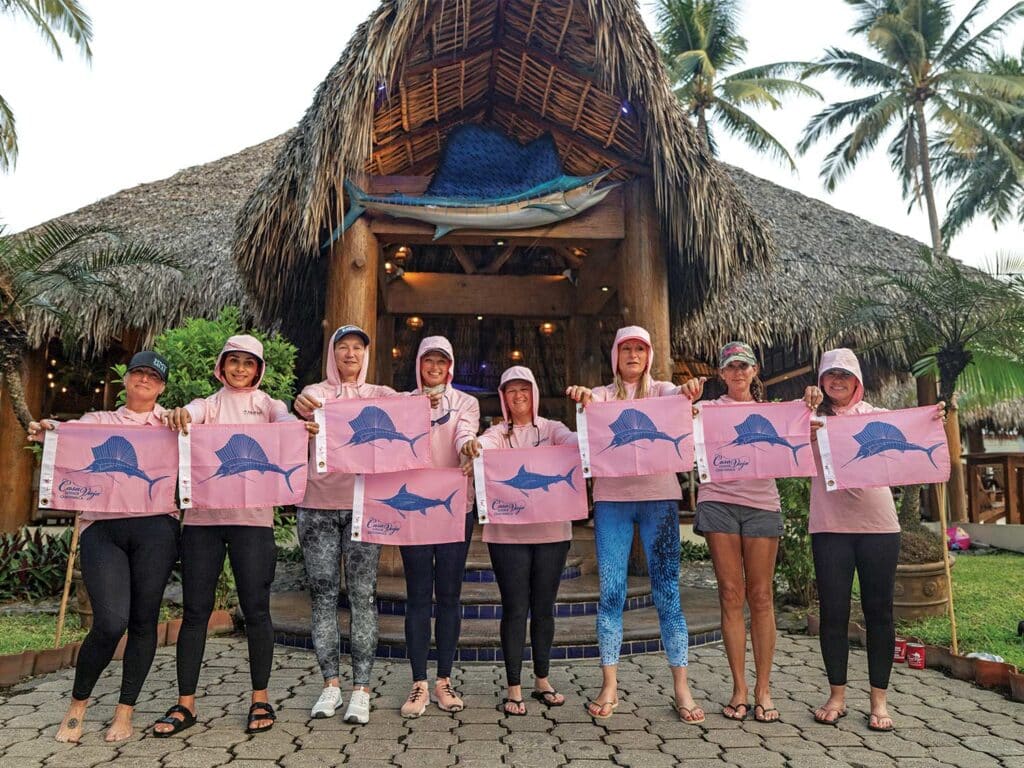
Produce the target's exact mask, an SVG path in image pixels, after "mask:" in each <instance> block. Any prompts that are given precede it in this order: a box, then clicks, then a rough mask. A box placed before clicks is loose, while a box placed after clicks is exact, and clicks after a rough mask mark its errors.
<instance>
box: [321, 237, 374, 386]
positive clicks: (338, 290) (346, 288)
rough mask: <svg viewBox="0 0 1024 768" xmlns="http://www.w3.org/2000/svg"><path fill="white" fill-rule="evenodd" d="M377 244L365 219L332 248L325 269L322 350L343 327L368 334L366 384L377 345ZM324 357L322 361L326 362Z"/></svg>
mask: <svg viewBox="0 0 1024 768" xmlns="http://www.w3.org/2000/svg"><path fill="white" fill-rule="evenodd" d="M379 261H380V244H379V243H378V242H377V238H376V236H374V235H373V233H371V232H370V225H369V223H367V222H366V221H365V219H356V221H355V223H353V224H352V227H351V228H350V229H349V230H348V232H346V233H345V234H344V236H343V237H342V238H340V239H339V240H337V241H336V242H335V243H334V244H333V245H332V246H331V255H330V261H329V263H328V267H327V299H326V304H325V307H324V322H323V325H324V351H325V352H326V351H327V344H329V343H330V341H331V336H330V335H331V334H332V333H333V332H334V330H335V329H336V328H338V327H340V326H342V325H350V324H351V325H358V326H359V327H360V328H362V329H363V330H364V331H366V332H367V333H368V334H369V335H370V346H371V349H370V362H369V369H368V371H367V378H366V380H367V381H371V382H372V381H374V374H375V368H376V366H375V365H374V352H375V350H376V346H375V345H376V342H377V338H376V336H377V279H378V266H377V265H378V262H379ZM326 359H327V358H326V354H325V355H324V360H326Z"/></svg>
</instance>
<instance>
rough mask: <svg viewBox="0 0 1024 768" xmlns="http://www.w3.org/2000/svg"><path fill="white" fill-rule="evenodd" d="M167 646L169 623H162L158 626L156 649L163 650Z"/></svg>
mask: <svg viewBox="0 0 1024 768" xmlns="http://www.w3.org/2000/svg"><path fill="white" fill-rule="evenodd" d="M165 645H167V622H166V621H161V622H160V623H159V624H157V625H156V647H157V648H163V647H164V646H165Z"/></svg>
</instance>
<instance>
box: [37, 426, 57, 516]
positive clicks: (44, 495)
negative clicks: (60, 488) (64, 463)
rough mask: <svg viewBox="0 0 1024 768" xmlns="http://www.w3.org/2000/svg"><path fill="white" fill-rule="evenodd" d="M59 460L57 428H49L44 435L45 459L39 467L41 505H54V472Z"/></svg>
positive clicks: (48, 507) (42, 507)
mask: <svg viewBox="0 0 1024 768" xmlns="http://www.w3.org/2000/svg"><path fill="white" fill-rule="evenodd" d="M56 461H57V430H56V429H48V430H46V434H45V435H43V461H42V464H41V466H40V468H39V507H40V509H52V507H53V472H54V465H55V464H56Z"/></svg>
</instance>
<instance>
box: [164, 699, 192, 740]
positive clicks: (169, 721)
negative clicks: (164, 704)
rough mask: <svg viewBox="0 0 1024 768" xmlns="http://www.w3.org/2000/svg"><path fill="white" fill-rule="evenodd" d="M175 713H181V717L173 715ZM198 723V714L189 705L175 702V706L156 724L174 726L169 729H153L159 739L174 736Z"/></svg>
mask: <svg viewBox="0 0 1024 768" xmlns="http://www.w3.org/2000/svg"><path fill="white" fill-rule="evenodd" d="M174 714H179V715H181V718H177V717H172V715H174ZM195 724H196V716H195V715H193V714H192V713H191V712H189V711H188V707H183V706H181V704H175V705H174V706H173V707H171V708H170V709H168V710H167V711H166V712H164V716H163V717H161V718H160V719H159V720H157V721H156V722H155V723H154V725H170V726H172V728H171V730H169V731H158V730H156V729H155V728H154V729H153V735H154V736H155V737H156V738H158V739H166V738H167V737H168V736H173V735H174V734H176V733H181V732H182V731H184V730H185V729H186V728H191V727H192V726H193V725H195Z"/></svg>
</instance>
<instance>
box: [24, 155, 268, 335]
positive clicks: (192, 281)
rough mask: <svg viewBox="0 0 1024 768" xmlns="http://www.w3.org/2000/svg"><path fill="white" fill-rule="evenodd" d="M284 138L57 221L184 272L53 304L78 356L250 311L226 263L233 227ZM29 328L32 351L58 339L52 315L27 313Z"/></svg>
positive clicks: (139, 277) (152, 275)
mask: <svg viewBox="0 0 1024 768" xmlns="http://www.w3.org/2000/svg"><path fill="white" fill-rule="evenodd" d="M284 138H285V137H284V136H279V137H277V138H275V139H271V140H270V141H266V142H264V143H262V144H258V145H256V146H254V147H249V148H248V149H246V150H243V151H242V152H239V153H238V154H234V155H229V156H228V157H224V158H221V159H220V160H216V161H214V162H212V163H207V164H205V165H198V166H195V167H193V168H187V169H185V170H183V171H180V172H178V173H176V174H174V175H173V176H171V177H170V178H167V179H162V180H161V181H156V182H153V183H150V184H140V185H139V186H137V187H132V188H131V189H126V190H123V191H121V192H117V193H116V194H113V195H111V196H110V197H106V198H103V199H102V200H100V201H98V202H96V203H93V204H92V205H87V206H86V207H84V208H80V209H79V210H77V211H74V212H73V213H69V214H66V215H64V216H61V217H59V218H58V220H59V221H63V222H67V223H70V224H78V225H87V224H89V225H97V226H102V227H106V228H111V229H116V230H117V231H119V232H120V233H121V234H122V235H123V236H124V237H125V238H126V239H129V240H138V241H140V242H145V243H148V244H149V245H153V246H157V247H159V248H162V249H164V250H166V251H167V252H168V253H172V254H174V255H176V256H177V257H178V258H179V259H180V260H181V261H183V262H184V263H185V265H186V266H187V268H188V271H187V273H185V274H178V273H175V272H171V271H168V270H153V271H147V272H143V271H138V272H134V273H133V274H132V275H131V276H130V279H129V280H127V281H126V282H125V284H124V288H125V290H124V292H123V293H122V294H121V295H117V294H114V293H113V292H107V293H104V294H101V295H100V296H98V297H95V298H90V299H89V300H87V301H83V300H80V299H79V300H76V301H75V302H73V303H69V302H67V301H62V300H61V298H60V297H51V299H53V300H55V301H56V303H58V304H59V305H62V306H63V308H64V309H65V310H67V311H68V312H69V313H70V314H71V315H73V316H74V317H76V318H78V320H79V322H80V323H81V329H82V331H83V335H84V339H83V351H85V352H99V351H102V350H103V349H105V348H106V347H107V346H108V345H109V344H110V343H111V341H112V340H113V339H115V338H119V337H120V335H121V334H122V333H123V332H124V331H127V330H131V329H138V330H139V331H141V334H142V340H141V343H144V344H145V343H148V341H149V340H150V339H152V337H153V336H155V335H156V334H158V333H160V331H162V330H163V329H164V328H167V327H170V326H174V325H177V324H179V323H181V321H182V320H184V319H185V318H186V317H213V316H215V315H216V314H217V312H218V311H219V310H220V308H221V307H223V306H226V305H229V304H234V305H237V306H240V307H242V308H243V310H245V309H246V307H248V306H250V304H251V302H250V301H249V299H248V298H247V297H246V294H245V291H244V290H243V289H242V286H241V284H240V281H239V279H238V272H237V270H236V268H235V265H234V262H233V261H232V259H231V258H230V252H231V243H232V240H233V238H234V220H235V216H236V215H237V213H238V211H239V210H240V209H241V207H242V204H243V202H244V201H245V199H246V198H247V197H248V196H249V195H250V194H251V193H252V190H253V189H254V188H255V186H256V182H257V181H258V180H259V178H260V177H261V176H262V175H263V174H264V173H265V172H266V170H267V168H268V167H269V166H270V163H271V161H272V159H273V158H274V157H275V156H276V155H277V153H278V151H279V150H280V148H281V146H282V145H283V143H284ZM28 321H29V322H28V327H29V341H30V343H31V344H32V345H33V346H36V347H38V346H42V345H43V344H45V343H46V342H47V341H48V340H49V339H50V338H52V337H53V336H55V335H56V331H57V328H56V325H55V323H54V318H53V316H52V315H48V314H42V313H33V314H31V315H30V316H29V318H28Z"/></svg>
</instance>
